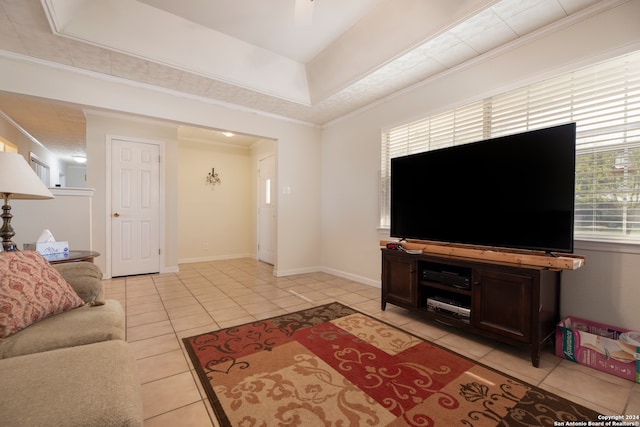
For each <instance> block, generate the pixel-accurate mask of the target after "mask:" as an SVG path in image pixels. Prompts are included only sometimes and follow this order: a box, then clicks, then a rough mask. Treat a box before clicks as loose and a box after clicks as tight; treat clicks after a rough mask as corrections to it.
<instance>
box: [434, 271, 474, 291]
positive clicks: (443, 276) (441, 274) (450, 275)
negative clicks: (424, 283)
mask: <svg viewBox="0 0 640 427" xmlns="http://www.w3.org/2000/svg"><path fill="white" fill-rule="evenodd" d="M422 278H423V279H424V280H429V281H431V282H436V283H440V284H443V285H446V286H452V287H454V288H458V289H471V278H470V277H469V276H467V275H462V274H458V273H455V272H449V271H442V270H436V269H427V268H425V269H424V270H422Z"/></svg>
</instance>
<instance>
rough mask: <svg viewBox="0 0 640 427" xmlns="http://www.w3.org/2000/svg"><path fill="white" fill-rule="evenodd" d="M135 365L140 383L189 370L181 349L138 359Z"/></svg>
mask: <svg viewBox="0 0 640 427" xmlns="http://www.w3.org/2000/svg"><path fill="white" fill-rule="evenodd" d="M137 365H138V376H139V377H140V383H141V384H145V383H148V382H150V381H155V380H159V379H162V378H165V377H167V376H169V375H176V374H179V373H182V372H187V371H189V365H188V364H187V360H186V359H185V355H184V353H183V352H182V350H181V349H177V350H173V351H169V352H167V353H161V354H156V355H155V356H149V357H145V358H143V359H138V360H137Z"/></svg>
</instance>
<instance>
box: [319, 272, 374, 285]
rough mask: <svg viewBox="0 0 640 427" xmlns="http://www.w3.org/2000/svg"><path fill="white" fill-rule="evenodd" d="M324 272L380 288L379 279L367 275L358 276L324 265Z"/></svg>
mask: <svg viewBox="0 0 640 427" xmlns="http://www.w3.org/2000/svg"><path fill="white" fill-rule="evenodd" d="M321 271H322V272H323V273H327V274H333V275H334V276H338V277H343V278H345V279H349V280H353V281H354V282H358V283H363V284H365V285H369V286H373V287H375V288H380V287H381V283H380V281H379V280H373V279H369V278H367V277H362V276H358V275H356V274H351V273H345V272H344V271H340V270H336V269H333V268H328V267H323V268H322V270H321Z"/></svg>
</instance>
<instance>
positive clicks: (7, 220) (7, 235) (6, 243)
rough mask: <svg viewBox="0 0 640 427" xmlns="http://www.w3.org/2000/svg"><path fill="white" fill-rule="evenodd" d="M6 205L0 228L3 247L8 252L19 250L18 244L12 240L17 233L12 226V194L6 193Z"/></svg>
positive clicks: (3, 208) (3, 209)
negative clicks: (10, 203)
mask: <svg viewBox="0 0 640 427" xmlns="http://www.w3.org/2000/svg"><path fill="white" fill-rule="evenodd" d="M3 196H4V206H2V215H0V216H1V217H2V228H0V237H2V249H3V250H4V251H6V252H11V251H17V250H19V249H18V245H16V244H15V243H14V242H12V241H11V238H12V237H13V236H15V235H16V233H15V231H13V227H11V218H13V215H11V206H9V199H10V198H11V194H7V193H4V194H3Z"/></svg>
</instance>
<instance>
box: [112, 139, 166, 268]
mask: <svg viewBox="0 0 640 427" xmlns="http://www.w3.org/2000/svg"><path fill="white" fill-rule="evenodd" d="M159 271H160V144H158V143H153V142H136V141H128V140H124V139H112V140H111V276H112V277H119V276H131V275H136V274H147V273H157V272H159Z"/></svg>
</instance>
